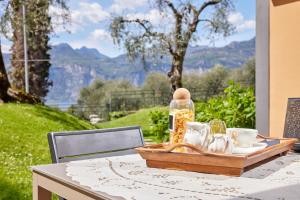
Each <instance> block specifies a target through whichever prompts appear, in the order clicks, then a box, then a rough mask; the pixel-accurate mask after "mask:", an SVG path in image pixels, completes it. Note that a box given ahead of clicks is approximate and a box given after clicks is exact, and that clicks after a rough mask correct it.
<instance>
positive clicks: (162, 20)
mask: <svg viewBox="0 0 300 200" xmlns="http://www.w3.org/2000/svg"><path fill="white" fill-rule="evenodd" d="M126 18H128V19H144V20H148V21H150V22H151V23H152V25H153V26H156V27H157V28H163V29H164V30H165V31H166V32H169V31H170V30H171V27H170V26H172V25H173V20H174V19H173V17H172V16H171V15H170V14H169V13H165V12H160V11H159V10H157V9H151V10H150V11H149V12H147V13H129V14H127V15H126Z"/></svg>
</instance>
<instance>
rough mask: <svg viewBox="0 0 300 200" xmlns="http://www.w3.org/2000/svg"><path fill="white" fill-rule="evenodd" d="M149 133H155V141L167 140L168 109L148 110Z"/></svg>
mask: <svg viewBox="0 0 300 200" xmlns="http://www.w3.org/2000/svg"><path fill="white" fill-rule="evenodd" d="M149 115H150V134H151V135H155V137H156V138H155V139H156V141H157V142H163V141H168V140H169V134H170V133H169V129H168V126H169V111H168V109H160V110H154V111H151V112H150V114H149Z"/></svg>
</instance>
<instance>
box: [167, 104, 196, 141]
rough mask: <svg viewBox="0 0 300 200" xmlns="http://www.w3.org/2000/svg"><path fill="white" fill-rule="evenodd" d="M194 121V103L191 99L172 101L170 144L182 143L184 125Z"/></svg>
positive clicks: (184, 130)
mask: <svg viewBox="0 0 300 200" xmlns="http://www.w3.org/2000/svg"><path fill="white" fill-rule="evenodd" d="M194 119H195V108H194V103H193V101H192V100H191V99H173V100H172V101H171V103H170V114H169V130H170V144H177V143H182V142H183V138H184V134H185V132H186V123H187V122H193V121H194Z"/></svg>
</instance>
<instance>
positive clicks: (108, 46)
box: [68, 29, 123, 57]
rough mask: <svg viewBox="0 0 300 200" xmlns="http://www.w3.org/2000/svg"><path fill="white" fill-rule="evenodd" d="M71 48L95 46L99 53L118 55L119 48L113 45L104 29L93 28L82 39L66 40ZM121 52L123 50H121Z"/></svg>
mask: <svg viewBox="0 0 300 200" xmlns="http://www.w3.org/2000/svg"><path fill="white" fill-rule="evenodd" d="M68 43H69V44H70V45H71V46H72V47H73V48H81V47H83V46H85V47H88V48H95V49H97V50H98V51H99V52H100V53H102V54H104V55H108V56H111V57H113V56H116V55H119V54H120V53H121V52H120V49H119V48H117V46H115V44H114V43H113V40H112V38H111V36H110V33H109V32H107V31H106V30H104V29H95V30H94V31H92V32H91V33H89V35H88V36H87V37H86V38H84V39H82V40H76V41H71V42H68ZM122 53H123V52H122Z"/></svg>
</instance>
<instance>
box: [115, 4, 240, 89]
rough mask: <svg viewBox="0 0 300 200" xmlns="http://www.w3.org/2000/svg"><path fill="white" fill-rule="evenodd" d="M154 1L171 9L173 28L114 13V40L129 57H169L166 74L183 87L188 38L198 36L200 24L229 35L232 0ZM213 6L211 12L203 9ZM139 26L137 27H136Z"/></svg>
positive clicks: (218, 33)
mask: <svg viewBox="0 0 300 200" xmlns="http://www.w3.org/2000/svg"><path fill="white" fill-rule="evenodd" d="M153 1H154V3H155V4H154V5H155V6H156V7H157V8H158V9H159V10H160V11H161V12H164V13H167V14H168V13H171V16H172V19H173V23H172V22H170V23H172V31H171V32H165V31H161V30H159V29H158V28H156V27H154V25H153V24H152V23H151V22H150V21H149V20H147V19H142V18H136V19H129V18H127V17H122V16H118V17H115V18H114V19H113V21H112V23H111V25H110V29H111V35H112V37H113V39H114V41H115V42H116V43H117V44H119V45H121V44H123V45H124V46H125V49H126V51H127V54H128V56H129V58H131V59H136V58H137V57H138V56H139V55H140V54H141V55H142V58H143V60H144V59H145V58H146V55H147V54H150V55H155V54H158V53H159V54H166V55H170V56H171V58H172V64H171V68H170V71H169V72H168V77H169V80H170V83H171V86H172V91H174V90H175V89H177V88H180V87H182V72H183V61H184V58H185V54H186V51H187V48H188V46H189V44H190V42H191V40H193V39H195V40H197V38H196V36H195V33H196V31H197V29H198V28H199V26H200V24H202V26H201V27H202V28H203V30H208V31H209V37H210V38H213V36H212V34H216V35H222V36H224V37H226V36H228V35H230V34H231V33H232V32H233V31H234V28H233V26H232V25H231V24H230V23H229V21H228V20H227V19H228V14H229V13H230V11H232V9H233V5H232V2H231V0H206V1H204V2H203V3H201V5H196V3H194V4H193V3H192V1H189V0H186V1H179V2H177V3H174V2H173V1H170V0H153ZM209 8H212V10H213V12H211V13H212V14H210V13H208V12H207V13H205V11H207V10H210V9H209ZM136 29H138V30H139V31H136Z"/></svg>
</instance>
